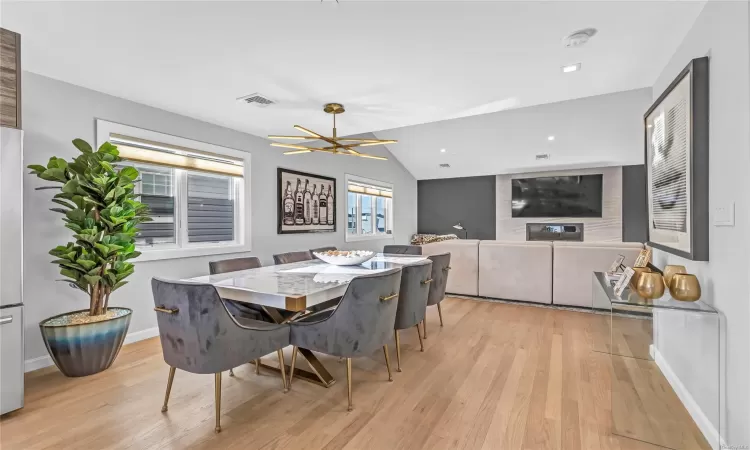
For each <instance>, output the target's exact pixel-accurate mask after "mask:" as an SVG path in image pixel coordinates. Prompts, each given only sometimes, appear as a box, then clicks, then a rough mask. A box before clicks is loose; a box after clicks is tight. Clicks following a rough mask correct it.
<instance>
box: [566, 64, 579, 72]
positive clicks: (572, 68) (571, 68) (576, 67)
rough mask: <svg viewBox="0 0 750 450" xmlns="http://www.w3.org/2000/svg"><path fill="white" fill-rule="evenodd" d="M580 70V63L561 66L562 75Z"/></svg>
mask: <svg viewBox="0 0 750 450" xmlns="http://www.w3.org/2000/svg"><path fill="white" fill-rule="evenodd" d="M579 70H581V63H577V64H570V65H567V66H562V71H563V73H570V72H577V71H579Z"/></svg>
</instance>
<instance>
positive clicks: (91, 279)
mask: <svg viewBox="0 0 750 450" xmlns="http://www.w3.org/2000/svg"><path fill="white" fill-rule="evenodd" d="M83 278H85V279H86V281H88V282H89V284H92V285H94V284H96V283H98V282H99V281H100V280H101V279H102V277H100V276H97V275H84V276H83Z"/></svg>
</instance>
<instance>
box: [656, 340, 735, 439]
mask: <svg viewBox="0 0 750 450" xmlns="http://www.w3.org/2000/svg"><path fill="white" fill-rule="evenodd" d="M649 353H650V354H651V357H652V358H653V360H654V362H655V363H656V365H657V367H659V370H661V373H662V374H663V375H664V378H666V379H667V381H668V382H669V385H670V386H672V389H674V392H675V394H677V397H678V398H679V399H680V401H681V402H682V404H683V405H684V406H685V409H687V411H688V413H689V414H690V417H692V418H693V421H695V424H696V425H697V426H698V429H699V430H701V433H703V437H705V438H706V440H707V441H708V443H709V445H711V446H713V447H714V448H715V449H717V450H718V449H720V448H727V444H726V442H724V439H721V437H720V436H719V432H718V431H717V430H716V427H714V424H713V423H711V421H710V420H709V419H708V417H706V415H705V414H704V413H703V410H702V409H701V408H700V406H699V405H698V403H697V402H696V401H695V399H694V398H693V396H692V395H691V394H690V392H689V391H688V390H687V388H686V387H685V385H684V384H682V381H680V379H679V378H678V377H677V374H675V373H674V371H673V370H672V367H670V366H669V363H668V362H667V360H666V359H665V358H664V357H663V356H662V354H661V353H660V352H659V349H658V348H656V346H654V345H653V344H651V345H650V346H649ZM716 443H718V444H719V446H718V447H716V446H715V444H716Z"/></svg>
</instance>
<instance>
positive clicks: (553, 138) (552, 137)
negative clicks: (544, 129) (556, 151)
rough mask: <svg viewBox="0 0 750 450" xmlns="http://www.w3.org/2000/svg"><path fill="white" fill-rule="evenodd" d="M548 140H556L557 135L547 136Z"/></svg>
mask: <svg viewBox="0 0 750 450" xmlns="http://www.w3.org/2000/svg"><path fill="white" fill-rule="evenodd" d="M547 140H548V141H554V140H555V137H554V136H547Z"/></svg>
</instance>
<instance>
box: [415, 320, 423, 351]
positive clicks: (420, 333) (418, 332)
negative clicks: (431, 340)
mask: <svg viewBox="0 0 750 450" xmlns="http://www.w3.org/2000/svg"><path fill="white" fill-rule="evenodd" d="M415 327H417V336H419V351H420V352H423V351H424V342H422V331H421V330H420V329H419V324H416V325H415Z"/></svg>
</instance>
